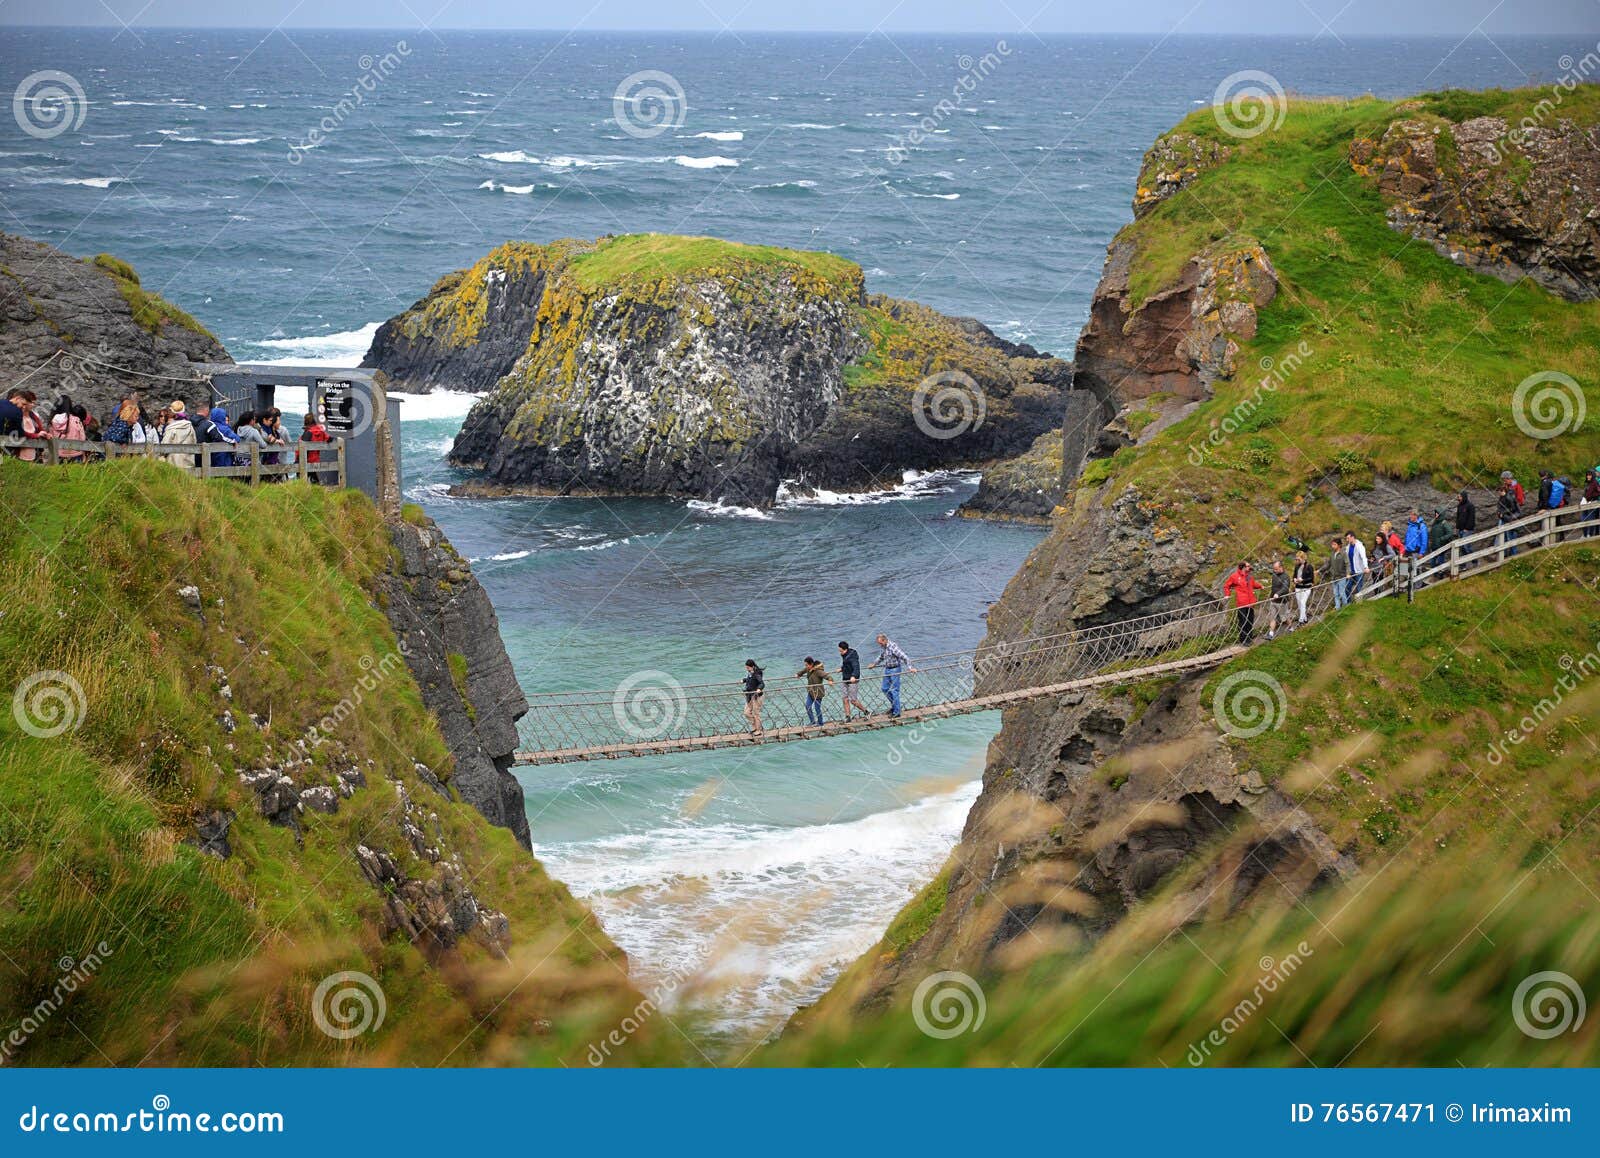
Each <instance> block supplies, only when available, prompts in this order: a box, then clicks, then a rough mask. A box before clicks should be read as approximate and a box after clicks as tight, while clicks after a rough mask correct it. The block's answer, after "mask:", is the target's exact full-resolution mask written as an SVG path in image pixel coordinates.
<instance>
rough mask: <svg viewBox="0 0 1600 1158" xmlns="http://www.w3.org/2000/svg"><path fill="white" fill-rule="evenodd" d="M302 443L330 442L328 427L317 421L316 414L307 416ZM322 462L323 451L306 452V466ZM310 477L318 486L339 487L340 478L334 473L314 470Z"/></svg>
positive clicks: (301, 437)
mask: <svg viewBox="0 0 1600 1158" xmlns="http://www.w3.org/2000/svg"><path fill="white" fill-rule="evenodd" d="M300 441H301V442H327V441H328V428H327V427H326V426H324V425H322V423H320V422H318V421H317V416H316V415H315V414H308V415H306V420H305V427H304V429H302V430H301V431H300ZM321 461H322V452H321V451H316V450H308V451H306V465H307V466H308V467H309V466H311V465H312V464H315V463H319V462H321ZM310 475H311V481H312V482H314V483H316V484H318V485H319V486H327V487H331V486H337V485H338V482H339V476H338V475H337V474H335V473H334V472H332V471H319V470H313V471H310Z"/></svg>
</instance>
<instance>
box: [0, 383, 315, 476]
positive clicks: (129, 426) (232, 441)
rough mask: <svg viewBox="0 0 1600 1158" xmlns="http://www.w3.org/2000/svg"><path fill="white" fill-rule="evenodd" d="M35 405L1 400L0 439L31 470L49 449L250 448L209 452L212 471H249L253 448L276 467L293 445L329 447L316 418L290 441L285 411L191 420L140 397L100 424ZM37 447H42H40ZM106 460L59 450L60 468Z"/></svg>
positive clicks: (189, 459) (77, 412) (311, 456)
mask: <svg viewBox="0 0 1600 1158" xmlns="http://www.w3.org/2000/svg"><path fill="white" fill-rule="evenodd" d="M38 403H39V397H38V395H37V394H35V393H34V392H33V391H32V390H27V389H23V388H20V387H17V388H13V389H12V390H10V391H9V392H8V393H7V394H6V396H5V398H4V399H3V400H0V437H3V436H6V435H18V436H20V437H21V438H23V439H25V440H27V441H26V442H24V443H23V444H22V445H21V446H18V447H15V448H13V449H12V450H11V451H10V452H9V453H11V454H12V455H13V456H15V457H16V458H19V459H22V460H23V461H26V462H37V461H40V456H41V454H42V453H43V451H44V449H45V448H46V447H47V446H48V445H49V444H50V443H52V442H59V443H63V444H71V443H85V442H90V443H93V442H98V443H101V444H102V445H117V446H142V445H144V444H146V443H154V444H160V445H165V446H198V445H201V444H204V443H213V444H223V445H226V446H229V447H244V448H246V449H244V450H242V451H234V450H220V451H219V450H213V451H211V452H210V459H211V465H212V466H214V467H230V466H235V465H239V464H242V463H248V462H249V461H250V458H249V450H248V447H250V446H252V445H254V446H258V447H260V448H261V449H260V451H259V455H260V461H261V463H262V464H263V465H267V466H276V465H281V464H283V463H287V462H292V461H293V459H294V456H293V453H292V452H291V451H289V450H288V449H287V448H288V447H289V446H290V445H291V443H293V442H303V443H325V442H328V441H330V438H329V435H328V430H327V427H326V426H324V425H323V424H322V422H321V420H320V419H319V418H318V417H317V416H316V415H315V414H307V415H305V417H304V419H303V420H302V422H301V428H300V432H299V434H298V435H294V436H291V435H290V434H289V432H288V431H287V430H286V429H285V428H284V425H283V413H282V411H280V410H278V409H277V408H276V407H269V408H267V409H264V410H245V411H242V412H241V413H240V414H239V415H238V417H237V418H236V419H233V420H231V421H230V419H229V417H228V412H227V410H226V409H225V408H224V407H221V406H213V407H211V408H210V409H209V410H204V411H199V412H196V413H193V414H191V413H190V411H189V407H188V404H187V403H185V402H184V401H183V400H182V399H175V400H173V401H172V402H170V403H169V404H167V405H166V406H163V407H161V408H160V409H158V410H156V411H155V412H154V413H153V414H152V413H151V412H150V411H148V410H147V409H146V408H145V405H144V403H143V402H142V401H141V400H140V399H139V398H138V397H137V396H136V395H129V396H127V397H125V398H123V399H122V400H121V402H119V403H118V405H117V408H116V409H115V410H114V411H113V412H112V414H111V417H110V418H109V419H107V421H106V422H105V423H103V424H102V423H101V422H99V421H98V420H97V419H96V418H95V417H94V416H93V415H92V414H90V413H89V412H88V411H87V410H86V409H85V408H84V407H83V406H81V405H79V404H78V403H76V402H74V401H73V399H72V398H71V396H70V395H67V394H62V395H61V396H60V397H58V398H57V399H56V401H55V404H54V405H53V406H52V408H51V412H50V416H49V417H48V418H45V417H43V416H42V415H40V414H39V412H38ZM33 443H38V446H37V447H36V446H34V445H32V444H33ZM103 457H105V454H104V453H96V452H95V451H93V450H85V449H83V448H82V447H81V446H71V445H63V446H61V447H60V448H59V449H58V450H57V451H56V455H55V458H56V461H57V462H60V463H75V462H84V461H88V460H89V459H92V458H103ZM162 457H163V458H165V459H166V460H167V461H169V462H171V463H173V464H174V465H176V466H182V467H187V468H189V469H191V470H192V469H194V468H195V467H196V466H198V465H199V458H200V456H199V455H198V454H181V453H171V452H168V453H166V454H164V455H163V456H162ZM305 459H306V463H307V465H308V466H314V465H316V464H318V463H320V462H321V461H322V454H321V452H319V451H316V450H308V451H307V452H306V456H305ZM312 480H313V481H315V482H318V483H322V484H324V485H328V486H332V485H335V484H336V483H337V481H338V480H337V476H336V475H335V474H334V472H332V471H326V472H312Z"/></svg>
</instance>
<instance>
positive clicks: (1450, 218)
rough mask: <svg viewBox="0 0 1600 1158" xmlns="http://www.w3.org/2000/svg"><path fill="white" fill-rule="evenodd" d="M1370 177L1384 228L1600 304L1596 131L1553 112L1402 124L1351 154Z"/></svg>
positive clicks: (1481, 267)
mask: <svg viewBox="0 0 1600 1158" xmlns="http://www.w3.org/2000/svg"><path fill="white" fill-rule="evenodd" d="M1350 163H1351V164H1352V165H1353V166H1354V167H1355V168H1356V170H1357V171H1358V172H1361V173H1365V174H1371V175H1373V176H1375V177H1376V179H1377V181H1378V184H1379V187H1380V188H1381V189H1382V190H1383V192H1384V195H1385V196H1386V197H1387V198H1388V199H1389V200H1390V202H1391V206H1390V210H1389V223H1390V225H1391V226H1392V227H1393V228H1394V229H1396V230H1399V231H1401V232H1403V233H1408V234H1410V235H1411V236H1412V237H1416V238H1419V239H1421V240H1424V241H1427V242H1428V243H1429V244H1431V245H1432V246H1433V247H1434V248H1435V249H1436V250H1438V251H1439V253H1441V254H1443V255H1444V256H1446V257H1448V258H1449V259H1450V260H1451V261H1454V262H1458V263H1460V264H1462V265H1465V266H1467V267H1468V268H1470V269H1475V270H1478V271H1479V272H1482V273H1487V274H1490V275H1492V276H1494V277H1498V278H1500V279H1501V280H1502V281H1506V282H1515V281H1517V280H1519V279H1521V278H1523V277H1528V278H1531V279H1532V280H1534V281H1536V282H1538V283H1539V284H1540V285H1542V286H1544V287H1545V288H1546V289H1548V290H1551V291H1552V292H1554V293H1558V294H1560V295H1562V296H1563V297H1565V298H1568V299H1570V300H1572V301H1592V300H1593V299H1594V298H1595V297H1596V296H1600V126H1596V125H1592V124H1590V125H1584V124H1580V123H1578V122H1575V121H1573V120H1571V119H1569V118H1568V117H1565V116H1562V115H1560V114H1559V112H1557V113H1555V114H1554V115H1552V116H1550V117H1549V119H1548V120H1547V121H1545V122H1543V123H1540V122H1538V121H1535V120H1531V119H1530V120H1528V121H1525V122H1524V123H1522V124H1520V125H1519V124H1516V123H1515V122H1512V123H1508V121H1507V118H1505V117H1503V116H1479V117H1469V118H1466V119H1463V120H1459V121H1454V120H1450V119H1448V118H1446V117H1443V116H1439V115H1432V116H1417V117H1408V118H1406V119H1403V120H1397V121H1395V122H1394V123H1393V124H1391V125H1390V126H1389V127H1388V128H1387V129H1386V130H1385V131H1384V133H1383V135H1382V136H1381V137H1380V138H1378V139H1377V140H1374V139H1372V138H1371V137H1361V138H1359V139H1357V140H1356V141H1355V142H1353V143H1352V144H1351V146H1350Z"/></svg>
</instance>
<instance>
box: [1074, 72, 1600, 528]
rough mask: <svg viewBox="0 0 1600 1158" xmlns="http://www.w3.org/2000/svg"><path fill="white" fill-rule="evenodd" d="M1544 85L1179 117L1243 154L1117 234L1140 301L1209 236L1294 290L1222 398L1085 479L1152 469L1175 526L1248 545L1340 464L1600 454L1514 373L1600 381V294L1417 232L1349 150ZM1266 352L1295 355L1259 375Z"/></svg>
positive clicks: (1437, 472) (1445, 468) (1547, 462)
mask: <svg viewBox="0 0 1600 1158" xmlns="http://www.w3.org/2000/svg"><path fill="white" fill-rule="evenodd" d="M1589 87H1592V86H1585V88H1589ZM1541 95H1544V94H1543V90H1529V91H1526V92H1521V93H1484V94H1460V93H1444V94H1436V95H1434V96H1431V97H1424V98H1418V100H1417V101H1414V102H1392V101H1381V100H1375V99H1370V98H1368V99H1362V100H1354V101H1305V100H1295V101H1291V102H1290V104H1289V107H1288V111H1287V116H1286V118H1285V119H1284V121H1283V123H1282V125H1281V126H1280V127H1279V128H1277V129H1276V130H1273V131H1268V132H1265V133H1263V134H1262V135H1260V136H1258V137H1255V138H1253V139H1250V140H1246V141H1236V140H1233V139H1231V138H1227V137H1226V136H1225V135H1224V134H1222V132H1221V130H1220V129H1219V128H1218V126H1217V124H1216V120H1215V118H1214V116H1213V114H1212V112H1211V111H1210V110H1204V111H1200V112H1196V113H1194V114H1192V115H1191V116H1190V117H1188V118H1186V119H1185V120H1184V121H1183V122H1182V123H1181V124H1180V125H1179V126H1177V128H1176V129H1175V130H1174V131H1175V132H1187V133H1192V134H1195V135H1197V136H1202V137H1209V138H1212V139H1216V140H1221V141H1224V142H1225V143H1227V144H1229V145H1230V146H1231V147H1232V149H1233V153H1232V155H1231V157H1230V158H1229V159H1228V160H1227V161H1224V162H1222V163H1220V164H1218V165H1217V166H1215V167H1214V168H1212V169H1209V170H1207V171H1205V172H1203V173H1201V174H1200V175H1199V177H1198V178H1197V179H1196V180H1195V181H1194V183H1193V184H1192V185H1191V186H1190V187H1189V188H1187V189H1185V190H1183V191H1182V192H1179V193H1177V194H1175V195H1173V196H1172V197H1169V198H1168V199H1167V200H1165V201H1163V202H1161V203H1160V204H1159V205H1157V206H1156V207H1155V208H1154V209H1153V210H1151V211H1150V212H1149V213H1147V214H1145V215H1144V216H1142V217H1140V218H1139V219H1138V220H1137V221H1135V222H1133V223H1132V224H1130V225H1129V226H1127V227H1126V229H1125V230H1124V231H1123V233H1122V234H1121V235H1120V236H1121V237H1122V238H1123V239H1124V240H1126V241H1130V242H1131V243H1132V244H1133V245H1134V247H1135V253H1136V256H1135V259H1134V263H1133V266H1132V270H1131V274H1130V283H1131V287H1132V289H1131V295H1132V297H1133V299H1134V300H1135V301H1143V300H1145V299H1146V298H1147V297H1148V296H1149V295H1150V294H1152V293H1155V292H1157V291H1158V290H1160V289H1162V288H1164V287H1166V286H1168V285H1171V284H1172V283H1173V282H1174V281H1175V279H1176V278H1177V277H1178V276H1179V274H1180V273H1181V271H1182V269H1183V267H1184V266H1185V265H1186V264H1187V263H1188V262H1189V261H1190V259H1191V258H1192V257H1193V256H1194V255H1195V254H1197V253H1200V252H1201V251H1203V250H1205V249H1207V248H1208V247H1210V246H1213V245H1219V244H1220V245H1225V246H1238V245H1242V244H1244V243H1246V242H1247V241H1252V240H1253V241H1256V242H1259V243H1260V244H1261V245H1262V246H1264V247H1265V249H1266V251H1267V253H1268V255H1269V256H1270V258H1271V260H1272V262H1273V264H1274V266H1275V268H1276V270H1277V272H1278V276H1279V279H1280V284H1279V293H1278V296H1277V297H1276V299H1275V300H1274V301H1273V302H1272V303H1271V304H1270V305H1269V306H1267V307H1266V308H1265V309H1264V310H1263V311H1262V313H1261V317H1260V326H1259V332H1258V334H1257V336H1256V337H1255V339H1254V340H1252V341H1248V342H1242V343H1241V349H1240V353H1239V356H1238V359H1237V363H1238V366H1239V367H1240V370H1239V373H1238V374H1237V375H1236V378H1235V380H1234V381H1231V382H1219V383H1217V384H1216V397H1215V399H1214V400H1212V401H1211V402H1209V403H1207V404H1205V405H1203V406H1201V407H1200V408H1199V410H1198V411H1197V412H1196V413H1195V414H1194V415H1192V416H1190V417H1188V418H1186V419H1185V420H1184V421H1183V422H1181V423H1178V424H1177V425H1175V426H1173V427H1171V428H1169V429H1168V430H1165V431H1163V432H1162V433H1161V435H1160V436H1158V437H1157V438H1155V439H1153V440H1152V442H1151V443H1150V444H1149V445H1148V446H1146V447H1141V448H1139V450H1138V452H1137V453H1136V454H1132V455H1126V457H1123V458H1122V460H1121V461H1120V462H1117V463H1114V464H1110V465H1106V466H1102V467H1099V469H1098V471H1092V472H1091V474H1090V475H1089V476H1087V478H1086V482H1090V483H1092V482H1097V481H1100V480H1101V479H1102V478H1104V477H1107V476H1108V475H1110V474H1113V473H1114V474H1115V475H1116V479H1115V483H1114V485H1113V486H1112V487H1111V488H1109V490H1108V492H1107V497H1108V498H1109V496H1110V494H1111V493H1115V492H1120V489H1121V487H1122V485H1125V484H1128V483H1134V484H1138V485H1140V486H1141V488H1142V489H1143V490H1145V491H1146V492H1147V493H1148V494H1151V495H1153V496H1155V497H1156V498H1157V500H1158V501H1159V502H1160V503H1161V504H1162V507H1163V510H1162V513H1163V515H1164V517H1165V518H1167V519H1169V520H1170V521H1171V522H1172V523H1173V524H1175V525H1176V526H1177V527H1179V528H1181V529H1183V530H1186V531H1190V532H1193V533H1194V534H1196V535H1197V536H1199V537H1206V538H1215V537H1216V533H1215V529H1216V528H1217V527H1218V526H1219V525H1220V526H1221V527H1222V528H1223V529H1224V531H1225V532H1226V533H1229V534H1231V535H1232V536H1233V537H1234V538H1236V539H1238V540H1240V541H1242V542H1243V543H1246V544H1249V543H1255V542H1259V541H1260V540H1261V538H1262V537H1263V536H1264V535H1266V534H1267V533H1269V532H1270V531H1271V529H1272V526H1273V523H1272V520H1274V519H1281V518H1283V517H1285V516H1290V515H1294V514H1297V513H1298V512H1299V510H1300V508H1301V505H1302V500H1303V497H1304V496H1305V494H1306V492H1307V490H1308V488H1309V486H1310V484H1311V483H1312V482H1313V481H1314V480H1315V479H1317V478H1318V477H1320V476H1321V475H1322V474H1323V473H1324V472H1325V471H1328V470H1330V469H1337V470H1339V471H1340V473H1342V474H1343V475H1345V476H1346V477H1348V478H1352V479H1354V480H1359V479H1360V478H1361V477H1362V476H1363V475H1367V476H1370V475H1371V473H1373V472H1377V473H1381V474H1385V475H1390V476H1394V477H1399V478H1418V477H1421V478H1431V479H1432V480H1433V481H1434V482H1435V483H1436V484H1437V485H1439V486H1441V487H1442V488H1444V489H1449V488H1451V487H1453V486H1456V485H1462V484H1465V483H1470V482H1479V483H1483V482H1487V480H1489V479H1490V478H1493V477H1494V476H1496V475H1498V473H1499V471H1500V470H1501V469H1502V468H1503V467H1507V466H1509V467H1511V468H1512V469H1514V470H1517V471H1519V472H1521V474H1522V476H1523V477H1524V478H1531V477H1532V476H1533V475H1534V473H1535V472H1536V470H1537V468H1539V467H1542V466H1550V467H1551V468H1552V469H1556V470H1557V471H1558V472H1559V473H1568V474H1569V475H1571V476H1572V477H1581V472H1582V470H1583V469H1584V468H1585V467H1587V466H1590V465H1593V464H1594V463H1595V462H1596V461H1600V423H1595V422H1593V421H1592V420H1591V421H1589V422H1587V423H1585V424H1584V426H1583V427H1581V428H1580V429H1577V430H1575V431H1571V432H1569V433H1567V434H1566V435H1564V436H1562V437H1559V438H1555V439H1549V440H1537V439H1533V438H1530V437H1528V436H1526V435H1524V434H1523V433H1521V432H1520V431H1519V430H1518V428H1517V425H1516V423H1515V421H1514V417H1513V413H1512V395H1513V391H1514V390H1515V388H1516V386H1517V385H1518V383H1520V382H1521V381H1522V380H1523V379H1525V378H1526V377H1528V376H1529V375H1531V374H1534V373H1537V372H1539V371H1544V370H1559V371H1561V372H1563V373H1566V374H1569V375H1571V376H1572V377H1573V378H1574V379H1576V380H1577V381H1578V382H1579V383H1581V384H1584V385H1585V386H1587V387H1589V388H1591V389H1592V388H1593V387H1594V385H1595V384H1596V383H1600V303H1593V302H1590V303H1572V302H1567V301H1564V300H1562V299H1560V298H1558V297H1556V296H1554V295H1552V294H1550V293H1547V292H1546V291H1544V290H1542V289H1540V288H1538V287H1537V286H1535V285H1533V284H1532V283H1531V282H1523V283H1521V284H1519V285H1518V286H1516V287H1514V288H1513V287H1508V286H1506V285H1504V284H1503V283H1501V282H1499V281H1497V280H1495V279H1494V278H1491V277H1487V276H1484V275H1482V274H1478V273H1475V272H1472V271H1470V270H1468V269H1465V268H1462V267H1460V266H1457V265H1455V264H1453V263H1452V262H1450V261H1448V260H1447V259H1446V258H1444V257H1442V256H1440V255H1438V254H1436V253H1435V252H1434V251H1433V250H1432V248H1431V247H1429V246H1428V245H1427V244H1426V243H1422V242H1414V241H1409V240H1408V239H1407V238H1406V237H1404V236H1403V235H1401V234H1398V233H1396V232H1394V231H1392V230H1391V229H1390V228H1389V227H1388V225H1387V223H1386V221H1385V210H1386V205H1385V201H1384V198H1383V197H1382V196H1381V195H1380V193H1379V191H1378V189H1377V186H1376V182H1375V180H1374V179H1372V178H1370V177H1367V176H1364V175H1362V174H1360V173H1358V172H1356V171H1355V170H1354V169H1353V168H1352V166H1351V164H1350V160H1349V149H1350V146H1351V144H1352V142H1353V141H1355V140H1356V139H1357V138H1358V137H1367V138H1370V139H1374V140H1376V139H1378V138H1381V136H1382V135H1383V132H1384V130H1385V129H1386V128H1387V126H1388V125H1389V124H1390V123H1391V122H1392V121H1393V120H1395V119H1396V118H1398V117H1401V116H1406V115H1411V116H1416V115H1432V114H1437V113H1440V112H1446V113H1449V114H1450V115H1464V114H1467V113H1474V114H1476V113H1482V112H1487V111H1496V112H1500V113H1502V114H1505V113H1508V112H1510V113H1515V112H1516V111H1517V110H1519V109H1531V108H1532V107H1533V105H1534V103H1536V101H1537V99H1538V98H1539V97H1540V96H1541ZM1561 115H1563V116H1576V117H1578V118H1579V119H1580V121H1585V122H1586V123H1588V122H1592V121H1593V120H1595V119H1600V98H1596V97H1595V95H1594V94H1593V93H1592V92H1584V93H1582V94H1581V95H1574V96H1571V97H1569V98H1568V99H1567V102H1566V104H1565V105H1564V107H1563V108H1562V109H1561ZM1269 359H1270V363H1268V362H1267V360H1269ZM1295 363H1298V365H1295ZM1264 364H1270V365H1274V366H1277V367H1280V368H1283V367H1291V366H1292V367H1293V368H1292V369H1287V370H1284V371H1282V373H1281V381H1277V382H1275V383H1274V384H1273V386H1272V387H1269V388H1267V389H1265V390H1263V389H1262V387H1261V385H1260V383H1261V382H1262V381H1263V380H1266V379H1268V378H1269V377H1270V376H1269V375H1266V374H1264V373H1263V372H1262V370H1260V369H1259V368H1258V367H1260V366H1262V365H1264ZM1252 401H1254V402H1259V404H1260V408H1259V409H1252V407H1251V406H1250V405H1248V404H1249V403H1250V402H1252ZM1242 403H1244V404H1246V405H1245V406H1244V407H1243V411H1244V412H1245V413H1244V416H1243V417H1242V419H1235V421H1238V422H1239V423H1240V424H1241V425H1242V427H1243V429H1240V430H1236V431H1234V432H1233V433H1232V434H1231V436H1230V437H1229V438H1228V439H1227V440H1226V441H1225V442H1224V443H1223V445H1222V446H1221V447H1220V448H1218V449H1217V450H1216V451H1215V453H1213V454H1212V455H1210V456H1209V457H1208V458H1206V459H1205V461H1204V462H1202V463H1201V464H1200V465H1198V466H1197V465H1195V464H1194V462H1192V461H1191V449H1192V448H1193V447H1195V446H1197V445H1201V444H1203V443H1204V441H1205V439H1206V437H1207V434H1208V432H1209V431H1210V430H1211V429H1212V427H1213V424H1216V423H1220V422H1222V421H1223V420H1224V419H1225V418H1228V417H1229V416H1230V415H1231V414H1233V413H1235V408H1236V407H1239V406H1240V405H1241V404H1242ZM1125 453H1126V452H1125ZM1233 494H1237V495H1238V497H1237V498H1230V495H1233ZM1219 500H1221V501H1220V502H1219ZM1306 514H1307V519H1306V521H1305V522H1304V523H1303V524H1296V523H1292V524H1291V527H1290V529H1291V530H1295V531H1296V532H1297V533H1299V534H1301V535H1302V536H1303V537H1307V538H1309V537H1310V535H1309V534H1307V531H1310V532H1312V533H1319V532H1320V531H1321V530H1322V529H1323V527H1324V525H1326V526H1330V527H1331V526H1332V525H1333V522H1334V520H1333V516H1332V514H1331V512H1329V511H1328V510H1326V504H1320V505H1319V504H1315V503H1313V504H1309V505H1307V508H1306ZM1302 528H1303V529H1302ZM1227 553H1228V554H1231V552H1227Z"/></svg>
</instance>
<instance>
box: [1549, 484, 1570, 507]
mask: <svg viewBox="0 0 1600 1158" xmlns="http://www.w3.org/2000/svg"><path fill="white" fill-rule="evenodd" d="M1571 493H1572V484H1571V483H1569V482H1568V481H1567V480H1566V479H1564V478H1556V479H1551V480H1550V508H1551V509H1552V510H1554V509H1555V508H1556V507H1564V506H1566V505H1567V496H1568V495H1569V494H1571Z"/></svg>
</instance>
